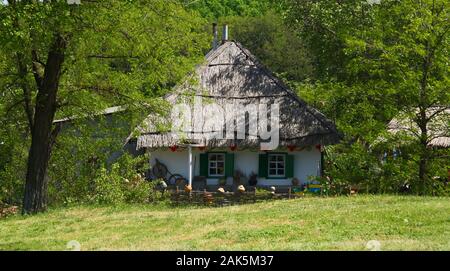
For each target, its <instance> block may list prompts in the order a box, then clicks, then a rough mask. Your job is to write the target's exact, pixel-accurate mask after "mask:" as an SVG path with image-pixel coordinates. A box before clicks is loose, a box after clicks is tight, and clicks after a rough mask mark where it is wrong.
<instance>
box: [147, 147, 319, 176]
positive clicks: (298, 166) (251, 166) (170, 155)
mask: <svg viewBox="0 0 450 271" xmlns="http://www.w3.org/2000/svg"><path fill="white" fill-rule="evenodd" d="M192 153H193V157H192V161H193V164H194V176H196V175H199V174H200V155H199V154H200V153H201V151H199V150H198V149H194V150H193V151H192ZM287 153H288V154H291V155H292V154H293V155H294V156H295V157H294V177H296V178H297V179H299V180H300V182H301V183H305V182H308V181H309V180H308V176H317V175H319V174H320V151H319V150H317V149H316V148H314V147H313V148H311V149H310V150H302V151H294V152H287ZM234 154H235V155H234V169H235V170H237V169H239V170H241V171H242V172H243V173H244V174H245V175H246V176H249V175H250V174H251V173H252V172H255V173H256V174H258V158H259V156H258V155H259V154H260V152H257V151H253V152H252V151H235V152H234ZM155 159H158V160H159V161H161V162H162V163H163V164H165V165H166V166H167V168H168V170H169V171H170V172H171V173H172V174H175V173H178V174H181V175H183V176H184V177H186V178H188V176H189V167H188V152H187V150H177V151H175V152H172V151H170V150H155V151H152V152H151V156H150V165H152V166H153V165H154V164H155ZM232 182H233V181H232V178H231V177H229V178H228V180H227V183H228V184H232ZM207 183H208V184H209V185H215V184H217V179H207ZM258 185H291V179H290V178H289V179H266V178H258Z"/></svg>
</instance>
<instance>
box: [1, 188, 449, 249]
mask: <svg viewBox="0 0 450 271" xmlns="http://www.w3.org/2000/svg"><path fill="white" fill-rule="evenodd" d="M70 240H77V241H78V242H79V243H80V244H81V250H366V249H367V248H366V243H367V242H368V241H369V240H378V241H379V242H380V244H381V250H450V198H433V197H413V196H404V197H403V196H363V195H358V196H354V197H337V198H303V199H296V200H280V201H271V202H263V203H257V204H249V205H241V206H231V207H223V208H172V207H165V206H152V205H126V206H120V207H93V206H81V207H71V208H57V209H52V210H50V211H48V212H47V213H44V214H39V215H35V216H29V217H22V216H19V215H17V216H12V217H8V218H6V219H0V249H2V250H65V249H66V244H67V242H68V241H70Z"/></svg>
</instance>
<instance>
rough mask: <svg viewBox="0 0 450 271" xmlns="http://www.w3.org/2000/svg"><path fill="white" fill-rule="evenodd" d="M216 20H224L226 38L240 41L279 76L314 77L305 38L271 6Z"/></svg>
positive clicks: (300, 78) (287, 78)
mask: <svg viewBox="0 0 450 271" xmlns="http://www.w3.org/2000/svg"><path fill="white" fill-rule="evenodd" d="M219 23H223V24H225V23H227V24H228V25H229V29H230V30H229V31H230V39H233V40H236V41H238V42H240V43H242V44H243V45H244V46H245V47H246V48H247V49H249V50H250V51H251V52H252V53H253V54H255V56H256V57H258V59H259V60H260V61H261V62H262V63H263V64H264V65H265V66H267V67H268V68H269V69H270V70H271V71H273V72H275V73H277V74H278V75H279V76H280V77H282V78H283V79H286V80H288V81H295V82H301V81H303V80H306V79H311V78H314V77H315V74H314V70H313V67H312V63H311V62H312V58H311V54H310V51H309V50H308V48H306V45H305V42H304V41H303V40H302V38H300V37H299V36H298V35H297V34H296V33H295V31H293V29H290V28H289V27H288V26H287V25H286V24H285V23H284V22H283V19H282V17H281V15H280V14H278V13H276V12H275V11H274V10H270V11H267V12H265V13H264V14H263V15H259V16H254V17H247V16H231V17H223V18H220V19H219Z"/></svg>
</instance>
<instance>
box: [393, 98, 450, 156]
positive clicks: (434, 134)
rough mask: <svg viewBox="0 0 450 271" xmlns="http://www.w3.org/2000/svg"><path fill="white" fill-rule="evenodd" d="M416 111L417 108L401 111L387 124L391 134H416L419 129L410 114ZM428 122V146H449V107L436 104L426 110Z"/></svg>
mask: <svg viewBox="0 0 450 271" xmlns="http://www.w3.org/2000/svg"><path fill="white" fill-rule="evenodd" d="M417 113H418V109H415V110H414V112H412V113H410V114H408V113H406V112H401V113H400V114H399V115H398V116H397V117H396V118H394V119H392V120H391V121H390V122H389V124H388V131H389V132H390V133H392V134H398V133H403V134H406V135H410V136H417V135H418V134H419V132H420V129H419V127H418V125H417V123H416V122H415V121H414V119H413V117H411V115H415V114H417ZM426 116H427V118H431V121H430V122H428V125H427V130H428V142H429V143H428V146H430V147H443V148H448V147H450V108H449V107H442V106H436V107H432V108H429V109H428V110H427V111H426Z"/></svg>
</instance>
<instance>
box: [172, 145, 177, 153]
mask: <svg viewBox="0 0 450 271" xmlns="http://www.w3.org/2000/svg"><path fill="white" fill-rule="evenodd" d="M177 149H178V146H176V145H173V146H170V150H171V151H173V152H175V151H177Z"/></svg>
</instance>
